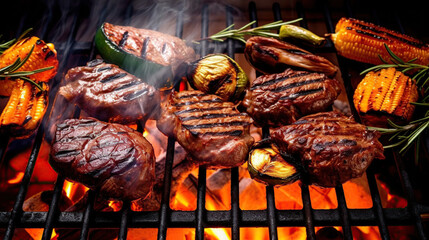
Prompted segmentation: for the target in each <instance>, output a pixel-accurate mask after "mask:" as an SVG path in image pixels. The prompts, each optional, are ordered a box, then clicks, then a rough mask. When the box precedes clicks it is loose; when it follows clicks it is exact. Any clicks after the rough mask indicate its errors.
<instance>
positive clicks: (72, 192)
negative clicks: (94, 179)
mask: <svg viewBox="0 0 429 240" xmlns="http://www.w3.org/2000/svg"><path fill="white" fill-rule="evenodd" d="M88 189H89V188H87V187H85V186H84V185H82V184H80V183H76V182H70V181H67V180H65V181H64V186H63V191H64V193H65V195H66V196H67V197H68V198H69V199H70V200H72V202H76V201H77V200H79V199H80V198H81V197H82V196H83V195H84V194H85V192H86V191H88Z"/></svg>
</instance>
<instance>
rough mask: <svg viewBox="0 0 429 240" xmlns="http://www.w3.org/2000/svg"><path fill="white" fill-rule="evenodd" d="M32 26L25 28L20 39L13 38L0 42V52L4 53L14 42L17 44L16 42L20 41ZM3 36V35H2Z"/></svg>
mask: <svg viewBox="0 0 429 240" xmlns="http://www.w3.org/2000/svg"><path fill="white" fill-rule="evenodd" d="M32 30H33V29H32V28H29V29H27V30H25V31H24V32H23V33H22V34H21V35H20V36H19V37H18V39H15V38H14V39H12V40H9V41H7V42H2V43H0V54H2V53H3V52H4V51H6V49H8V48H10V47H11V46H12V45H13V44H15V43H16V42H18V41H19V40H21V39H22V38H24V37H25V35H27V34H28V33H29V32H30V31H32ZM0 37H1V36H0Z"/></svg>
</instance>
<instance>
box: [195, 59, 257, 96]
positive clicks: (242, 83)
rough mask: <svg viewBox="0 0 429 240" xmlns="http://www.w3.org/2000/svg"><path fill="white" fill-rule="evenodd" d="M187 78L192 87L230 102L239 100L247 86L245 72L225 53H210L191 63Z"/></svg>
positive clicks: (247, 81) (247, 80)
mask: <svg viewBox="0 0 429 240" xmlns="http://www.w3.org/2000/svg"><path fill="white" fill-rule="evenodd" d="M187 79H188V82H189V84H190V85H191V87H192V88H194V89H198V90H200V91H202V92H205V93H208V94H215V95H218V96H219V97H221V98H222V100H224V101H231V102H236V101H238V100H241V99H242V98H243V96H244V90H245V89H246V88H247V87H248V86H249V79H248V78H247V76H246V73H245V72H244V71H243V69H241V67H240V66H239V65H238V64H237V62H235V61H234V60H233V59H232V58H230V57H228V56H227V55H225V54H210V55H207V56H205V57H203V58H201V59H199V60H197V61H195V62H193V63H191V64H190V65H189V67H188V71H187Z"/></svg>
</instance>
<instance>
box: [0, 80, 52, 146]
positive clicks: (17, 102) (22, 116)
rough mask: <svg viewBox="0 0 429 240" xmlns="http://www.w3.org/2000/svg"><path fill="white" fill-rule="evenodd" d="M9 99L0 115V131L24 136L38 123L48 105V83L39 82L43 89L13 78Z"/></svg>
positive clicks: (33, 129)
mask: <svg viewBox="0 0 429 240" xmlns="http://www.w3.org/2000/svg"><path fill="white" fill-rule="evenodd" d="M13 83H14V84H15V85H14V87H13V90H12V92H11V95H10V98H9V101H8V102H7V104H6V107H5V108H4V109H3V112H2V114H1V116H0V133H1V135H3V134H5V135H8V136H11V137H15V138H26V137H28V136H30V135H31V134H33V133H34V131H35V130H36V129H37V127H38V126H39V125H40V123H41V121H42V119H43V116H44V115H45V112H46V109H47V107H48V89H49V87H48V85H47V84H45V83H43V82H41V83H40V85H41V86H42V88H43V91H40V90H39V89H38V88H37V87H36V86H35V85H33V84H31V83H29V82H26V81H24V80H15V81H13Z"/></svg>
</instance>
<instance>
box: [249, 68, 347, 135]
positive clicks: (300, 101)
mask: <svg viewBox="0 0 429 240" xmlns="http://www.w3.org/2000/svg"><path fill="white" fill-rule="evenodd" d="M340 92H341V89H340V84H339V82H338V81H337V80H335V79H331V78H328V77H327V76H326V75H325V74H323V73H310V72H306V71H294V70H292V69H290V68H289V69H287V70H286V71H285V72H283V73H279V74H271V75H263V76H260V77H258V78H256V79H255V80H254V81H253V82H252V85H251V86H250V89H249V90H248V91H247V93H246V96H245V98H244V100H243V102H242V105H243V106H244V107H245V108H246V111H247V113H249V115H250V116H251V117H252V118H253V120H255V122H256V124H257V125H259V126H270V127H279V126H283V125H287V124H291V123H293V122H295V121H296V120H297V119H299V118H300V117H302V116H305V115H308V114H312V113H316V112H320V111H325V110H326V109H327V108H328V107H329V106H331V105H332V103H333V102H334V100H335V99H336V98H337V97H338V95H339V94H340Z"/></svg>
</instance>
